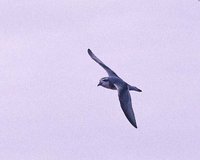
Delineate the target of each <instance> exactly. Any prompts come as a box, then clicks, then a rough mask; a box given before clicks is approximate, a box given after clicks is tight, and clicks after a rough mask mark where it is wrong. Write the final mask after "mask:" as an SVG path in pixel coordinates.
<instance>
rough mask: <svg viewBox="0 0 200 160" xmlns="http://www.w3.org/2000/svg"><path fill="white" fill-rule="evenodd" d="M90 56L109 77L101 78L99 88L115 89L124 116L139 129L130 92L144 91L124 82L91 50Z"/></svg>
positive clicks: (89, 51)
mask: <svg viewBox="0 0 200 160" xmlns="http://www.w3.org/2000/svg"><path fill="white" fill-rule="evenodd" d="M88 54H89V55H90V57H91V58H92V59H93V60H94V61H95V62H97V63H98V64H99V65H100V66H102V67H103V68H104V69H105V70H106V72H107V73H108V75H109V77H104V78H101V79H100V81H99V84H98V85H97V86H102V87H105V88H107V89H113V90H117V91H118V96H119V101H120V105H121V108H122V110H123V112H124V114H125V115H126V117H127V119H128V120H129V122H130V123H131V124H132V125H133V126H134V127H135V128H137V124H136V120H135V115H134V112H133V109H132V103H131V96H130V93H129V90H134V91H137V92H142V90H140V89H139V88H137V87H135V86H131V85H129V84H128V83H126V82H125V81H123V80H122V79H121V78H120V77H119V76H118V75H117V74H116V73H115V72H113V71H112V70H111V69H110V68H109V67H107V66H106V65H105V64H104V63H103V62H102V61H101V60H100V59H98V58H97V57H96V56H95V55H94V54H93V53H92V51H91V50H90V49H88Z"/></svg>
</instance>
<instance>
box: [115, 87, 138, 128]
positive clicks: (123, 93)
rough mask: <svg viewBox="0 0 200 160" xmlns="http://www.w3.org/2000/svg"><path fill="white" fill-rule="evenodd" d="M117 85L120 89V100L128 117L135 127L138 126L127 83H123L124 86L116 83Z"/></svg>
mask: <svg viewBox="0 0 200 160" xmlns="http://www.w3.org/2000/svg"><path fill="white" fill-rule="evenodd" d="M115 86H116V88H117V90H118V96H119V101H120V104H121V108H122V110H123V112H124V114H125V116H126V118H127V119H128V120H129V122H130V123H131V124H132V125H133V126H134V127H135V128H137V124H136V119H135V115H134V112H133V108H132V103H131V95H130V93H129V90H128V87H127V85H123V87H122V86H119V85H117V84H115Z"/></svg>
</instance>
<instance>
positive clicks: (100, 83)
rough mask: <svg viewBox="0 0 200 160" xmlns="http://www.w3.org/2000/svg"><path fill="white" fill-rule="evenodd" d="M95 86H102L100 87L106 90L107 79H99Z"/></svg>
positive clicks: (107, 85)
mask: <svg viewBox="0 0 200 160" xmlns="http://www.w3.org/2000/svg"><path fill="white" fill-rule="evenodd" d="M97 86H102V87H106V88H108V87H109V79H108V77H104V78H101V79H100V80H99V84H98V85H97Z"/></svg>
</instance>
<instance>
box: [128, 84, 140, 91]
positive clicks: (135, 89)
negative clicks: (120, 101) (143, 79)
mask: <svg viewBox="0 0 200 160" xmlns="http://www.w3.org/2000/svg"><path fill="white" fill-rule="evenodd" d="M128 88H129V90H130V91H137V92H142V90H141V89H139V88H137V87H135V86H131V85H128Z"/></svg>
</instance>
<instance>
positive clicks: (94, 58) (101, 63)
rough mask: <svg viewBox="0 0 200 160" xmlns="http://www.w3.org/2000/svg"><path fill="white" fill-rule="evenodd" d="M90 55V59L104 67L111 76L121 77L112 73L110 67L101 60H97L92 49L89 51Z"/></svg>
mask: <svg viewBox="0 0 200 160" xmlns="http://www.w3.org/2000/svg"><path fill="white" fill-rule="evenodd" d="M88 54H89V55H90V57H91V58H92V59H93V60H94V61H95V62H97V63H98V64H99V65H100V66H102V67H103V68H104V69H105V70H106V72H107V73H108V75H109V76H115V77H118V78H119V76H118V75H117V74H116V73H115V72H114V71H112V70H111V69H110V68H109V67H108V66H106V65H105V64H104V63H103V62H102V61H101V60H100V59H99V58H97V57H96V56H95V55H94V53H92V51H91V50H90V49H88Z"/></svg>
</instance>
